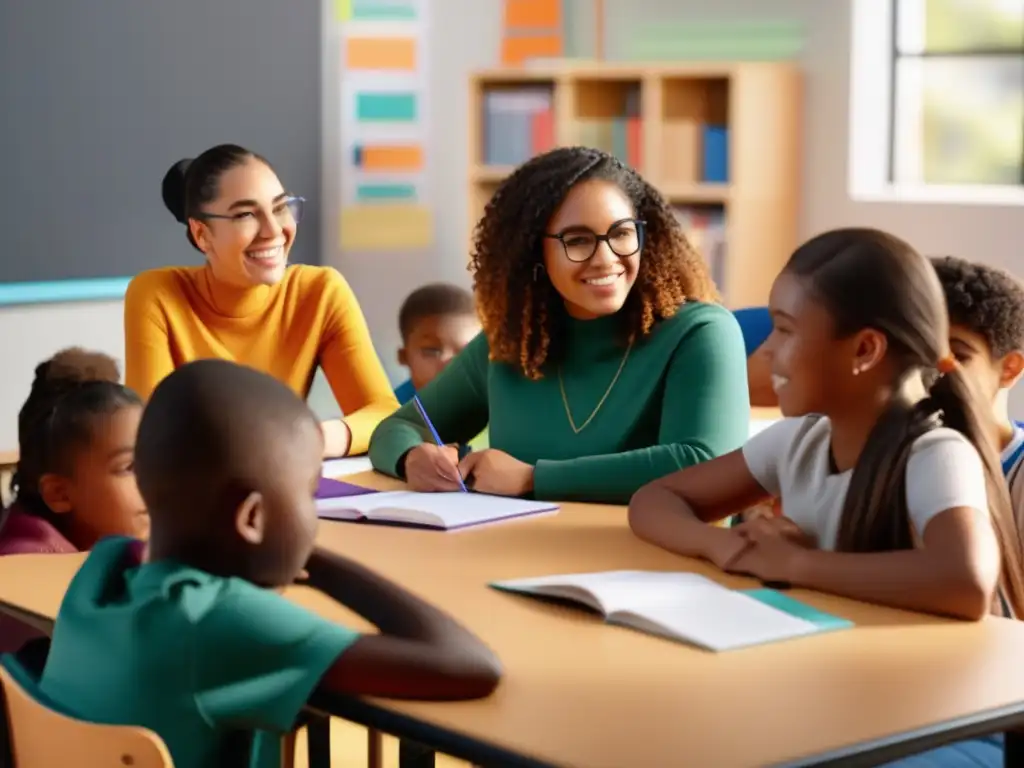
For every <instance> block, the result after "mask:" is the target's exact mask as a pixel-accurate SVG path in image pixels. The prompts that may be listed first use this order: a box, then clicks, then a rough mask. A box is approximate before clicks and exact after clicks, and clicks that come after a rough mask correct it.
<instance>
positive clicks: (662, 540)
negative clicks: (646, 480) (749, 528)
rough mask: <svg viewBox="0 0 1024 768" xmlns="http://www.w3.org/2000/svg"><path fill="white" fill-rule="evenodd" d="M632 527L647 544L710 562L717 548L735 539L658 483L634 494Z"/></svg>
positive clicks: (631, 517)
mask: <svg viewBox="0 0 1024 768" xmlns="http://www.w3.org/2000/svg"><path fill="white" fill-rule="evenodd" d="M629 527H630V529H631V530H632V531H633V533H634V534H636V535H637V536H638V537H639V538H641V539H643V540H644V541H647V542H650V543H651V544H656V545H657V546H659V547H662V548H663V549H667V550H669V551H670V552H675V553H676V554H677V555H683V556H685V557H701V558H705V559H708V560H710V559H711V556H710V554H711V552H712V551H713V550H714V547H715V544H716V543H718V542H720V541H721V540H722V537H728V536H731V535H732V534H730V532H729V531H728V529H725V528H720V527H718V526H715V525H708V524H707V523H705V522H703V521H702V520H701V519H700V518H698V517H697V515H696V514H695V513H694V511H693V509H692V508H691V507H690V505H689V504H688V503H687V502H686V500H685V499H683V498H681V497H680V496H679V495H677V494H676V493H674V492H673V491H671V490H669V489H668V488H665V487H664V486H662V485H658V484H657V483H652V484H650V485H645V486H644V487H643V488H641V489H640V490H639V491H637V492H636V493H635V494H633V498H632V499H630V502H629Z"/></svg>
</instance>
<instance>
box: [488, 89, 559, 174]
mask: <svg viewBox="0 0 1024 768" xmlns="http://www.w3.org/2000/svg"><path fill="white" fill-rule="evenodd" d="M483 122H484V162H485V163H486V164H487V165H519V164H521V163H524V162H526V161H527V160H529V159H530V158H531V157H533V156H534V155H538V154H541V153H542V152H546V151H548V150H549V149H552V148H553V147H554V145H555V119H554V112H553V106H552V94H551V90H550V89H537V88H532V89H523V90H518V91H508V90H495V91H490V92H488V93H486V94H485V95H484V115H483Z"/></svg>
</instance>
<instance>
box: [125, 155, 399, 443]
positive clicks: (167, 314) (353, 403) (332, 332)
mask: <svg viewBox="0 0 1024 768" xmlns="http://www.w3.org/2000/svg"><path fill="white" fill-rule="evenodd" d="M163 199H164V204H165V205H166V206H167V208H168V210H170V212H171V213H172V214H173V215H174V218H175V219H177V220H178V222H180V223H182V224H184V225H185V227H186V235H187V236H188V240H189V242H190V243H191V244H192V245H193V246H194V247H195V248H196V249H198V250H199V251H201V252H202V253H203V255H204V256H205V257H206V263H205V264H204V265H203V266H201V267H169V268H165V269H154V270H150V271H148V272H143V273H142V274H140V275H138V276H137V277H136V278H135V279H134V280H132V282H131V284H130V285H129V286H128V292H127V294H126V296H125V307H124V314H125V317H124V328H125V358H126V359H125V368H126V374H125V377H126V380H127V384H128V386H129V387H131V388H132V389H133V390H135V391H136V392H137V393H138V394H139V395H140V396H141V397H142V398H143V399H148V398H149V396H150V394H151V393H152V392H153V389H154V388H155V387H156V386H157V384H159V383H160V381H161V380H162V379H163V378H164V377H165V376H167V375H168V374H169V373H171V371H173V370H174V369H175V368H177V367H178V366H181V365H184V364H185V363H188V362H190V361H192V360H199V359H202V358H211V357H212V358H221V359H224V360H231V361H233V362H237V363H242V364H244V365H247V366H249V367H251V368H256V369H257V370H260V371H264V372H266V373H269V374H270V375H272V376H274V377H275V378H277V379H279V380H280V381H282V382H284V383H285V384H287V385H288V386H289V387H291V388H292V389H293V390H294V391H295V392H296V393H298V394H299V395H300V396H302V397H305V396H306V394H307V393H308V390H309V387H310V384H311V383H312V380H313V374H314V373H315V371H316V368H317V366H318V365H319V366H320V367H322V368H323V370H324V373H325V374H326V376H327V381H328V383H329V384H330V386H331V390H332V391H333V393H334V396H335V398H337V400H338V405H339V406H341V409H342V412H343V413H344V414H345V416H344V418H343V419H338V420H334V421H328V422H324V423H323V425H322V426H323V432H324V444H325V445H324V455H325V456H344V455H348V454H358V453H365V452H366V448H367V446H368V445H369V441H370V434H371V433H372V432H373V430H374V428H375V427H376V426H377V424H378V423H379V422H380V421H381V420H382V419H384V417H386V416H388V415H389V414H391V413H392V412H393V411H395V410H396V409H397V408H398V401H397V400H396V399H395V395H394V392H393V391H392V389H391V385H390V384H389V383H388V379H387V376H386V375H385V373H384V368H383V366H381V363H380V359H379V358H378V357H377V353H376V352H375V351H374V348H373V343H372V342H371V340H370V334H369V330H368V329H367V327H366V320H365V319H364V317H363V313H362V310H360V308H359V303H358V302H357V301H356V297H355V295H354V294H353V293H352V289H351V288H350V287H349V285H348V283H347V282H346V281H345V279H344V278H343V277H342V276H341V275H340V274H339V273H338V272H337V271H335V270H334V269H331V268H329V267H313V266H306V265H299V264H296V265H292V266H288V253H289V251H290V250H291V246H292V243H293V242H294V240H295V234H296V230H297V227H298V222H299V218H300V215H301V213H302V203H303V200H302V198H301V197H296V196H294V195H292V194H290V193H288V192H287V191H286V190H285V189H284V187H283V186H282V185H281V181H280V180H279V179H278V178H277V174H275V173H274V170H273V169H272V168H271V167H270V164H269V163H268V162H267V161H266V160H264V159H263V158H261V157H259V156H258V155H256V154H254V153H253V152H250V151H249V150H246V149H243V148H242V147H238V146H235V145H232V144H223V145H220V146H217V147H213V148H212V149H208V150H207V151H206V152H204V153H203V154H201V155H200V156H199V157H197V158H196V159H195V160H191V161H189V160H182V161H180V162H179V163H176V164H175V165H174V166H173V167H172V168H171V170H169V171H168V172H167V175H166V176H165V177H164V181H163Z"/></svg>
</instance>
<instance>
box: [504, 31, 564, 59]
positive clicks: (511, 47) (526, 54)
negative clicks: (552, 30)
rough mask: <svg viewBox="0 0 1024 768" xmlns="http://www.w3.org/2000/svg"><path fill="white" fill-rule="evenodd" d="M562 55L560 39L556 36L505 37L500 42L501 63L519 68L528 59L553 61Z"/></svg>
mask: <svg viewBox="0 0 1024 768" xmlns="http://www.w3.org/2000/svg"><path fill="white" fill-rule="evenodd" d="M561 55H562V38H561V37H559V36H558V35H543V36H539V37H505V39H504V40H502V41H501V63H502V64H504V65H505V66H508V67H516V66H520V65H522V64H524V63H526V62H527V61H529V60H530V59H554V58H558V57H560V56H561Z"/></svg>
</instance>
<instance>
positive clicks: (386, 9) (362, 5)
mask: <svg viewBox="0 0 1024 768" xmlns="http://www.w3.org/2000/svg"><path fill="white" fill-rule="evenodd" d="M352 18H353V19H356V20H357V21H411V20H413V19H415V18H416V5H415V3H409V2H404V3H403V2H401V0H352Z"/></svg>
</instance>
